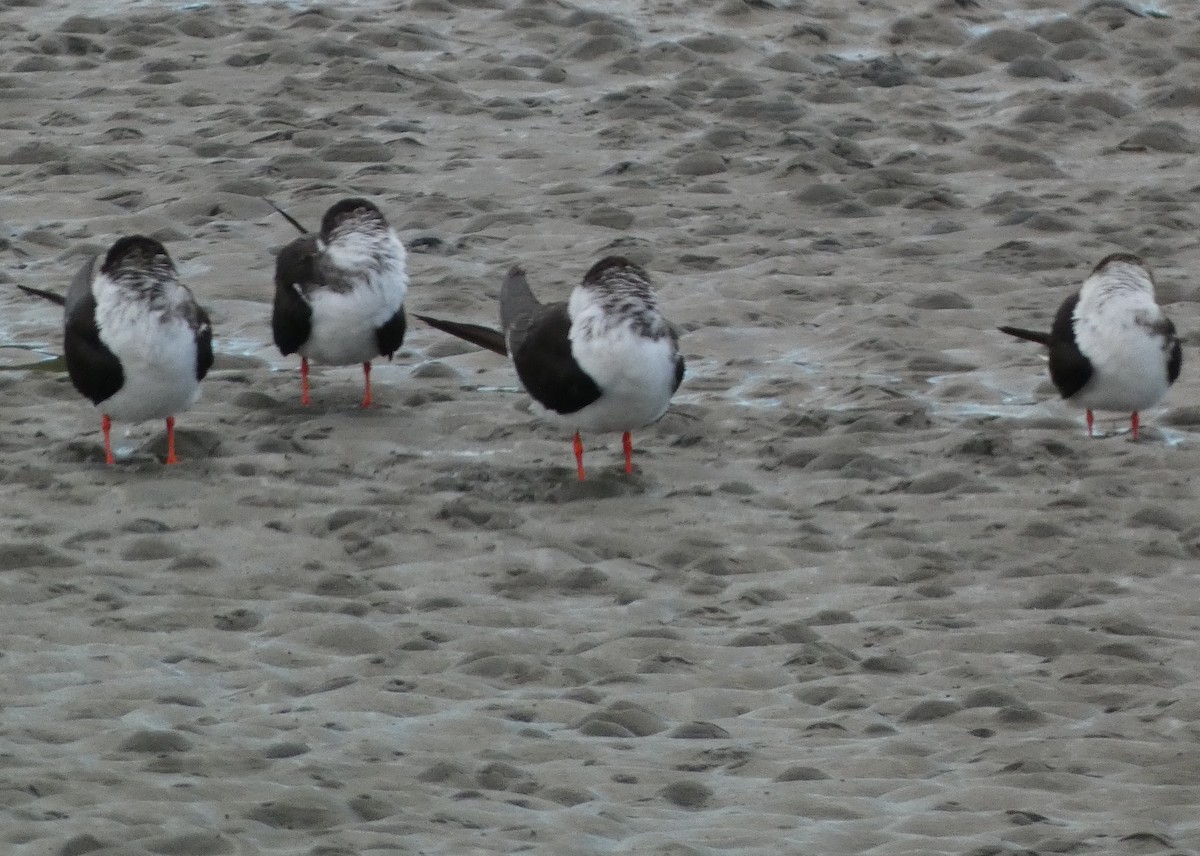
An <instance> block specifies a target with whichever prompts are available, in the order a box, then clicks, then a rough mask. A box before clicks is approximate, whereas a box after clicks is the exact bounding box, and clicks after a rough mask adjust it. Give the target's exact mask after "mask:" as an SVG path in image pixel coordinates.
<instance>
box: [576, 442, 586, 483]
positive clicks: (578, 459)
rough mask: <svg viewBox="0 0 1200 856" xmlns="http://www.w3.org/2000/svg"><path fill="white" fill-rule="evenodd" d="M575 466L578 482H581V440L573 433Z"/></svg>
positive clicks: (582, 476)
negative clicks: (577, 472) (577, 469)
mask: <svg viewBox="0 0 1200 856" xmlns="http://www.w3.org/2000/svg"><path fill="white" fill-rule="evenodd" d="M575 464H576V466H578V467H579V480H580V481H583V478H584V475H583V439H582V438H581V437H580V436H579V432H578V431H576V432H575Z"/></svg>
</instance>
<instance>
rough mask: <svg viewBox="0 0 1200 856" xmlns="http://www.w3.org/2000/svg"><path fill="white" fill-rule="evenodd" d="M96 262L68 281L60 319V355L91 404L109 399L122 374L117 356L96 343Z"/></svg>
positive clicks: (80, 391) (81, 392)
mask: <svg viewBox="0 0 1200 856" xmlns="http://www.w3.org/2000/svg"><path fill="white" fill-rule="evenodd" d="M95 265H96V259H95V258H92V259H90V260H88V261H87V262H86V263H85V264H84V265H83V267H81V268H80V269H79V272H78V273H77V274H75V279H73V280H72V281H71V287H70V288H69V289H68V291H67V294H68V298H67V301H66V312H65V314H64V317H63V353H64V355H65V356H66V359H67V374H68V375H69V376H70V378H71V383H72V384H74V386H75V388H76V389H77V390H79V393H80V394H81V395H83V396H84V397H85V398H88V399H90V400H91V402H92V404H99V403H100V402H102V401H106V400H108V399H109V398H112V397H113V396H114V395H116V394H117V392H118V391H119V390H120V389H121V387H122V386H124V385H125V371H124V369H122V368H121V361H120V360H118V359H117V355H116V354H114V353H113V352H112V351H110V350H109V349H108V346H107V345H105V344H104V343H103V342H102V341H100V328H98V327H97V326H96V295H95V294H94V293H93V292H92V271H93V270H94V269H95Z"/></svg>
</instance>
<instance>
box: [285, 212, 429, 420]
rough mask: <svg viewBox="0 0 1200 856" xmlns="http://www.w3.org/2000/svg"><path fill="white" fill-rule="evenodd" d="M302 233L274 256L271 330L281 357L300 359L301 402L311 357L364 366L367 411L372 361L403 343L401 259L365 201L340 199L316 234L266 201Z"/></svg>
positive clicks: (306, 399) (305, 399) (395, 240)
mask: <svg viewBox="0 0 1200 856" xmlns="http://www.w3.org/2000/svg"><path fill="white" fill-rule="evenodd" d="M272 207H274V208H275V210H276V211H279V213H280V214H283V216H284V217H286V218H287V220H288V222H290V223H291V224H292V225H294V226H295V227H296V228H297V229H299V230H300V231H301V232H302V233H303V235H302V237H299V238H297V239H296V240H294V241H292V242H291V243H290V244H288V245H287V246H286V247H284V248H283V249H282V250H280V252H279V256H278V258H277V259H276V262H275V303H274V308H273V311H272V314H271V332H272V333H273V335H274V339H275V344H276V345H277V346H278V347H279V351H280V353H282V354H283V355H284V356H287V355H289V354H294V353H297V352H298V353H299V354H300V381H301V402H302V403H303V404H309V403H310V402H311V398H310V396H309V390H308V373H309V370H308V364H309V360H313V361H315V362H318V363H325V364H326V365H333V366H345V365H352V364H354V363H361V364H362V367H363V384H364V393H363V401H362V406H363V407H370V406H371V361H372V360H374V359H375V358H376V357H380V356H384V357H387V358H388V359H389V360H390V359H391V358H392V354H394V353H395V352H396V350H397V349H398V348H399V347H400V344H401V343H402V342H403V341H404V329H405V318H404V297H405V295H406V294H407V292H408V274H407V272H406V270H405V265H406V259H407V254H406V253H405V251H404V245H403V244H402V243H401V242H400V238H399V237H397V235H396V233H395V231H394V230H393V229H392V227H391V226H390V225H388V222H387V220H386V218H384V216H383V214H382V213H381V212H380V210H379V209H378V208H377V207H375V205H374V204H373V203H371V202H369V201H367V200H366V199H343V200H341V201H340V202H337V203H335V204H334V205H333V206H331V207H330V208H329V210H328V211H326V212H325V216H324V217H323V218H322V219H321V229H320V231H319V232H317V233H316V234H315V235H314V234H311V233H309V232H307V231H306V230H305V229H304V227H303V226H301V225H300V224H299V223H298V222H296V221H295V220H293V219H292V218H291V217H290V216H288V215H287V213H285V212H284V211H283V210H281V209H279V208H278V207H276V206H275V205H274V203H272Z"/></svg>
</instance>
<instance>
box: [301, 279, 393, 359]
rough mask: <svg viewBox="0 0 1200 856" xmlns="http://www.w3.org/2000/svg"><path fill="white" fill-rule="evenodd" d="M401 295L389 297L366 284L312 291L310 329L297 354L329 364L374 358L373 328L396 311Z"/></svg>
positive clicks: (375, 344)
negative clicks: (349, 290) (352, 288)
mask: <svg viewBox="0 0 1200 856" xmlns="http://www.w3.org/2000/svg"><path fill="white" fill-rule="evenodd" d="M402 297H403V296H402V295H401V299H402ZM401 299H395V298H394V297H393V298H392V299H389V298H388V297H387V296H386V295H384V294H383V293H381V292H380V291H378V290H375V289H366V288H360V289H355V290H354V291H351V292H346V293H341V292H336V291H329V290H327V289H326V290H320V291H317V292H315V293H314V294H313V295H312V333H311V334H310V335H309V337H308V341H307V342H305V343H304V344H303V345H302V346H301V347H300V353H301V355H302V356H305V357H307V358H309V359H311V360H315V361H317V362H319V363H325V364H327V365H331V366H345V365H350V364H352V363H364V362H366V361H368V360H373V359H375V358H376V357H378V356H379V340H378V339H377V338H376V336H375V331H376V330H378V329H379V328H380V327H382V326H383V325H384V324H386V323H387V322H388V321H389V320H391V318H392V316H393V315H395V314H396V312H397V311H398V310H399V309H400V303H401Z"/></svg>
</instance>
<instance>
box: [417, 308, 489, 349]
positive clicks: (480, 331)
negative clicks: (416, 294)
mask: <svg viewBox="0 0 1200 856" xmlns="http://www.w3.org/2000/svg"><path fill="white" fill-rule="evenodd" d="M416 317H417V318H420V319H421V320H422V321H424V322H425V323H426V324H428V325H429V326H430V327H433V328H434V329H436V330H441V331H442V332H443V333H449V334H450V335H451V336H457V337H458V338H460V339H462V340H463V341H464V342H470V343H471V344H472V345H478V346H479V347H481V348H485V349H486V350H489V351H495V352H496V353H497V354H499V355H500V356H502V357H506V356H508V345H507V344H506V343H505V341H504V334H503V333H501V332H499V331H498V330H493V329H491V328H490V327H483V326H481V325H479V324H468V323H466V322H465V321H446V320H445V319H442V318H430V317H429V316H428V315H417V316H416Z"/></svg>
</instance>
